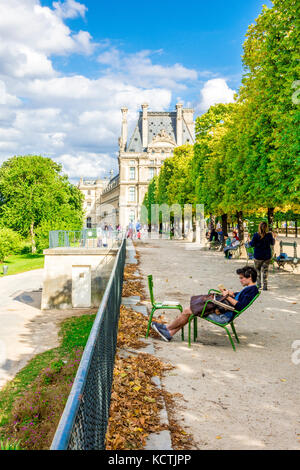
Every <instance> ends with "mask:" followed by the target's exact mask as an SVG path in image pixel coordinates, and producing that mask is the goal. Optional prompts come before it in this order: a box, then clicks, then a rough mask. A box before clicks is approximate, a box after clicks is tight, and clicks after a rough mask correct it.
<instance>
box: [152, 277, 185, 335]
mask: <svg viewBox="0 0 300 470" xmlns="http://www.w3.org/2000/svg"><path fill="white" fill-rule="evenodd" d="M148 286H149V292H150V299H151V304H152V310H151V313H150V317H149V321H148V328H147V333H146V338H148V335H149V330H150V326H151V322H152V317H153V314H154V312H155V311H156V310H161V309H165V310H167V309H175V310H180V312H182V311H183V308H182V305H180V304H179V303H178V302H172V301H170V300H165V301H164V302H155V300H154V295H153V278H152V274H150V275H149V276H148ZM181 338H182V341H184V329H183V328H182V329H181Z"/></svg>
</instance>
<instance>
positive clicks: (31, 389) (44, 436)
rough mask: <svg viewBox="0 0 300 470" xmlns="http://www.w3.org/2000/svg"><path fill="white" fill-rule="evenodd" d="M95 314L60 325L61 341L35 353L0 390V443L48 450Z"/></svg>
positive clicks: (75, 318) (68, 320) (72, 318)
mask: <svg viewBox="0 0 300 470" xmlns="http://www.w3.org/2000/svg"><path fill="white" fill-rule="evenodd" d="M94 319H95V315H94V314H92V315H83V316H81V317H71V318H69V319H67V320H64V321H63V322H62V324H61V329H60V332H59V336H60V339H61V344H60V346H59V347H58V348H55V349H51V350H49V351H46V352H44V353H42V354H38V355H37V356H35V357H34V358H33V359H32V360H31V361H30V362H29V363H28V364H27V365H26V366H25V367H24V368H23V369H22V370H21V371H20V372H19V373H18V374H17V375H16V377H15V378H14V379H13V380H11V381H9V382H8V383H7V384H6V385H5V386H4V387H3V388H2V390H1V391H0V442H1V441H2V440H3V441H4V442H5V441H6V440H7V439H8V438H9V439H11V440H13V441H19V440H21V449H48V448H49V446H50V444H51V441H52V439H53V436H54V433H55V430H56V428H57V425H58V422H59V419H60V416H61V413H62V411H63V409H64V406H65V403H66V401H67V398H68V396H69V393H70V389H71V385H72V383H73V380H74V377H75V374H76V371H77V367H78V365H79V361H80V358H81V354H82V351H83V349H84V347H85V344H86V342H87V339H88V337H89V334H90V331H91V328H92V326H93V323H94Z"/></svg>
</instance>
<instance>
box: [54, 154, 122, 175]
mask: <svg viewBox="0 0 300 470" xmlns="http://www.w3.org/2000/svg"><path fill="white" fill-rule="evenodd" d="M59 163H61V164H62V166H63V171H64V172H65V173H67V174H68V175H71V176H72V178H77V179H78V178H80V177H84V178H91V179H97V178H104V177H105V176H107V175H108V173H109V171H110V170H111V169H113V170H114V174H115V175H116V174H117V171H118V169H117V160H116V159H115V158H113V157H112V156H111V155H109V154H107V153H106V154H99V153H93V152H88V153H76V154H63V155H61V157H60V159H59Z"/></svg>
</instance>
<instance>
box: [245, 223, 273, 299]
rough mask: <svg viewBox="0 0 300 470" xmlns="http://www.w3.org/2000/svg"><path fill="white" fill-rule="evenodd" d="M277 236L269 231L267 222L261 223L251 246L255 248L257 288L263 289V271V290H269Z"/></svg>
mask: <svg viewBox="0 0 300 470" xmlns="http://www.w3.org/2000/svg"><path fill="white" fill-rule="evenodd" d="M275 237H276V235H275V234H273V233H272V232H269V231H268V224H267V222H261V223H260V224H259V227H258V232H256V233H255V234H254V235H253V237H252V240H251V241H250V243H249V245H250V246H253V248H254V266H255V269H256V271H257V287H258V289H261V271H262V272H263V275H262V278H263V290H268V274H269V265H270V262H271V259H272V248H271V247H272V246H274V245H275Z"/></svg>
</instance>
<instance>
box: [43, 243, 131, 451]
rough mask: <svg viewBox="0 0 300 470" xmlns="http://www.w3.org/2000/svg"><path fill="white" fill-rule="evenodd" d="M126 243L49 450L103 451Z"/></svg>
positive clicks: (119, 255)
mask: <svg viewBox="0 0 300 470" xmlns="http://www.w3.org/2000/svg"><path fill="white" fill-rule="evenodd" d="M125 256H126V240H125V239H124V238H123V240H122V244H121V247H120V249H119V252H118V255H117V257H116V261H115V264H114V268H113V270H112V273H111V276H110V279H109V282H108V284H107V287H106V290H105V293H104V296H103V299H102V302H101V305H100V307H99V310H98V313H97V316H96V319H95V322H94V325H93V328H92V330H91V333H90V336H89V339H88V342H87V344H86V347H85V350H84V352H83V356H82V359H81V362H80V365H79V368H78V371H77V374H76V377H75V381H74V384H73V387H72V389H71V393H70V396H69V398H68V401H67V404H66V406H65V409H64V412H63V415H62V417H61V420H60V422H59V425H58V428H57V431H56V434H55V436H54V439H53V442H52V445H51V450H104V449H105V434H106V429H107V423H108V418H109V408H110V398H111V388H112V381H113V370H114V360H115V353H116V345H117V332H118V321H119V313H120V305H121V296H122V284H123V273H124V264H125Z"/></svg>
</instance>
